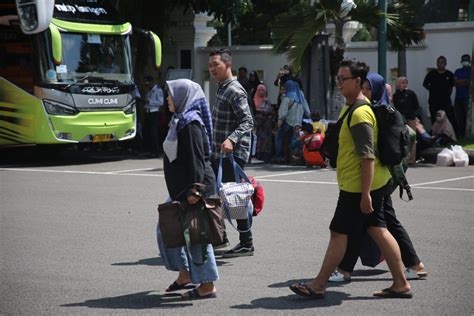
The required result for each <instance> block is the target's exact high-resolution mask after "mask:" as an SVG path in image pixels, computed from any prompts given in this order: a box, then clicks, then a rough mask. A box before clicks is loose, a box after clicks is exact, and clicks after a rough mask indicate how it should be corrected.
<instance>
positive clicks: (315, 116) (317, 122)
mask: <svg viewBox="0 0 474 316" xmlns="http://www.w3.org/2000/svg"><path fill="white" fill-rule="evenodd" d="M311 120H312V121H313V123H312V124H313V133H316V131H317V130H319V131H320V133H321V135H323V136H325V135H326V124H324V123H323V122H321V115H320V114H319V112H317V111H316V112H313V113H311Z"/></svg>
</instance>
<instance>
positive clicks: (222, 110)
mask: <svg viewBox="0 0 474 316" xmlns="http://www.w3.org/2000/svg"><path fill="white" fill-rule="evenodd" d="M212 126H213V137H212V138H213V153H212V156H213V158H219V157H220V150H221V144H222V143H223V142H224V141H225V140H226V139H227V138H228V139H230V140H231V141H232V142H233V143H234V156H235V157H238V158H240V159H242V160H244V161H247V160H248V159H249V155H250V139H251V131H252V128H253V118H252V114H251V112H250V107H249V103H248V100H247V92H246V91H245V89H244V88H243V87H242V85H241V84H240V83H239V82H238V81H237V80H235V79H227V80H226V81H224V82H223V83H222V84H219V86H218V88H217V98H216V104H215V105H214V106H213V107H212ZM228 155H229V154H225V155H224V157H227V156H228Z"/></svg>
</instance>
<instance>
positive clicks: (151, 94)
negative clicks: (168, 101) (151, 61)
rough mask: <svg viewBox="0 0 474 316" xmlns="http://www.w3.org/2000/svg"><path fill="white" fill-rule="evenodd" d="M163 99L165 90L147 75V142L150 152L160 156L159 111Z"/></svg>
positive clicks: (145, 101)
mask: <svg viewBox="0 0 474 316" xmlns="http://www.w3.org/2000/svg"><path fill="white" fill-rule="evenodd" d="M163 101H164V99H163V90H162V89H161V88H160V87H158V85H157V84H155V83H154V79H153V77H152V76H147V77H145V98H144V104H145V105H144V109H145V122H144V125H145V126H144V129H145V135H146V143H147V144H148V145H149V148H150V153H151V155H152V156H154V157H158V156H159V155H160V153H161V152H162V144H161V143H160V137H159V121H160V117H159V113H160V107H161V106H162V105H163Z"/></svg>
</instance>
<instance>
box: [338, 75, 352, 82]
mask: <svg viewBox="0 0 474 316" xmlns="http://www.w3.org/2000/svg"><path fill="white" fill-rule="evenodd" d="M355 78H357V77H343V76H339V75H337V76H336V80H337V81H339V82H344V81H346V80H348V79H355Z"/></svg>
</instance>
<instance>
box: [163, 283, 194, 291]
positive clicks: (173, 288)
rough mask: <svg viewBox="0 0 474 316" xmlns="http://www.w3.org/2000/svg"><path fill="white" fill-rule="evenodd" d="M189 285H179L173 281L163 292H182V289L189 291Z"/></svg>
mask: <svg viewBox="0 0 474 316" xmlns="http://www.w3.org/2000/svg"><path fill="white" fill-rule="evenodd" d="M190 284H191V283H184V284H179V283H178V282H176V281H174V282H173V283H172V284H171V285H170V286H168V288H167V289H166V290H165V292H174V291H179V290H184V289H190V288H191V287H192V285H190Z"/></svg>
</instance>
